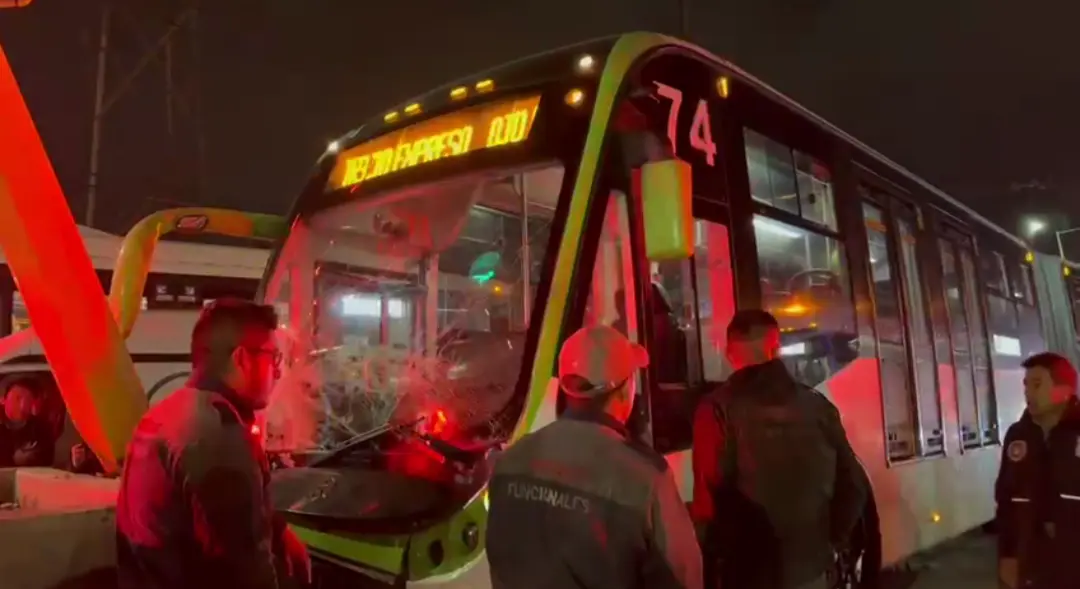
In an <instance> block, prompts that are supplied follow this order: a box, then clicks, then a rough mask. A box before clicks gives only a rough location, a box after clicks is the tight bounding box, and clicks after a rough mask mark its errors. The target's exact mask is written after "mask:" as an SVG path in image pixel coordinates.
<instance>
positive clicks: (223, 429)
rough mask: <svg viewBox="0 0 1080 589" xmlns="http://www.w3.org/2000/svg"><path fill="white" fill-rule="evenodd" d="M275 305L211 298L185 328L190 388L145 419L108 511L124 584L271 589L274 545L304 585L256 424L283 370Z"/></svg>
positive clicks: (302, 555)
mask: <svg viewBox="0 0 1080 589" xmlns="http://www.w3.org/2000/svg"><path fill="white" fill-rule="evenodd" d="M276 329H277V316H276V313H275V312H274V309H273V308H272V307H270V306H266V305H257V304H255V303H252V302H248V301H239V300H219V301H217V302H215V303H214V304H212V305H210V306H208V307H207V308H205V309H204V310H203V312H202V315H201V316H200V317H199V320H198V322H197V323H196V324H195V329H194V331H193V332H192V336H191V357H192V369H193V371H192V375H191V378H190V379H189V381H188V383H187V385H186V386H185V387H184V388H182V389H180V390H178V391H176V392H174V393H172V394H171V395H170V396H169V397H167V398H166V399H164V400H162V401H161V402H159V403H157V404H155V405H154V406H152V407H151V408H150V410H149V411H147V413H146V415H144V416H143V418H142V420H141V421H140V422H139V425H138V427H137V428H136V431H135V435H134V437H133V439H132V441H131V445H130V446H129V448H128V451H127V456H126V458H125V462H124V469H123V478H122V480H121V488H120V497H119V500H118V502H117V509H116V526H117V561H118V568H119V581H120V587H122V588H132V589H134V588H136V587H138V588H140V589H165V588H176V589H180V588H185V589H187V588H191V587H229V588H230V589H276V588H277V587H282V586H285V579H284V578H282V579H279V578H278V575H277V573H276V570H277V569H276V567H275V558H274V553H275V549H276V550H277V552H279V553H281V554H282V556H283V557H284V558H282V561H283V565H284V566H283V567H282V568H283V569H284V570H285V572H286V575H283V577H285V576H288V577H290V578H292V579H294V580H297V579H298V580H300V581H304V580H307V581H310V562H309V561H308V558H307V553H306V551H305V549H304V547H303V544H301V543H300V541H299V540H298V539H297V538H296V537H295V536H294V535H293V534H292V532H290V531H289V530H288V528H287V527H286V526H285V525H284V522H283V520H280V519H278V518H277V517H276V516H275V515H274V512H273V509H272V507H271V504H270V498H269V492H268V488H267V487H268V483H269V477H270V475H269V467H268V465H267V460H266V454H265V452H264V451H263V447H262V442H261V439H260V438H259V436H258V434H257V432H258V429H257V428H256V427H255V412H256V411H258V410H260V409H264V408H265V407H266V406H267V404H268V403H269V400H270V392H271V391H272V390H273V387H274V383H275V382H276V381H277V379H278V378H279V377H280V365H281V352H280V351H279V350H278V347H277V343H276V341H275V331H276Z"/></svg>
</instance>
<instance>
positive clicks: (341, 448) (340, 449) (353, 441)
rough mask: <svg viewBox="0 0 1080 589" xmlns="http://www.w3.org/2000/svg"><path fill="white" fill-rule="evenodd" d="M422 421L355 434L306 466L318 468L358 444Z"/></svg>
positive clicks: (411, 426)
mask: <svg viewBox="0 0 1080 589" xmlns="http://www.w3.org/2000/svg"><path fill="white" fill-rule="evenodd" d="M423 421H424V418H423V417H418V418H416V419H414V420H412V421H406V422H404V423H398V424H391V423H386V424H383V425H380V426H379V427H377V428H375V429H370V430H368V431H366V432H363V433H360V434H356V435H355V436H353V437H351V438H349V439H348V440H345V441H344V442H342V443H340V444H338V445H337V446H336V447H334V448H333V449H331V450H330V451H329V453H327V454H326V455H325V456H322V457H320V458H316V459H315V460H313V461H311V462H310V463H309V464H308V466H320V465H322V464H326V463H327V462H330V461H331V460H333V459H334V458H337V457H338V456H341V455H342V454H344V453H345V452H348V451H349V450H351V449H353V448H355V447H357V446H359V445H360V444H363V443H364V442H368V441H371V440H373V439H375V438H378V437H379V436H383V435H386V434H388V433H390V432H396V431H401V430H403V429H409V428H415V427H416V426H417V425H420V423H421V422H423Z"/></svg>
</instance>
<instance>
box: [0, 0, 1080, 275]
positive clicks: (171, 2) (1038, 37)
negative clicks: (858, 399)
mask: <svg viewBox="0 0 1080 589" xmlns="http://www.w3.org/2000/svg"><path fill="white" fill-rule="evenodd" d="M691 1H692V6H691V14H692V19H691V23H692V30H691V37H692V39H693V40H694V41H695V42H697V43H699V44H701V45H704V46H705V47H707V48H709V49H711V50H712V51H714V52H716V53H718V54H720V55H723V56H725V57H727V58H729V59H731V60H732V61H734V62H735V63H737V64H739V65H741V66H742V67H743V68H744V69H746V70H748V71H750V72H751V73H754V74H755V75H756V76H758V77H759V78H761V79H763V80H765V81H766V82H768V83H770V84H771V85H773V86H774V87H776V88H778V89H780V90H781V91H783V92H785V93H787V94H788V95H790V96H791V97H792V98H794V99H796V100H797V101H799V102H801V103H803V104H804V105H806V106H808V107H809V108H810V109H812V110H814V111H817V112H818V113H819V114H821V115H822V116H824V117H825V118H827V119H829V120H831V121H832V122H834V123H836V124H837V125H839V126H840V127H841V128H844V129H845V130H847V131H848V132H850V133H851V134H853V135H855V136H856V137H858V138H860V139H862V140H863V141H864V142H866V143H868V144H869V145H871V146H873V147H875V148H877V149H878V150H879V151H881V152H883V153H885V154H886V155H888V156H889V157H891V158H892V159H894V160H896V161H897V162H899V163H901V164H903V165H905V166H907V167H908V168H910V169H911V170H912V171H914V172H916V173H918V174H920V175H922V176H923V177H925V178H926V179H927V180H929V181H931V182H932V183H934V184H937V185H938V186H940V187H942V188H943V189H945V190H946V191H948V192H950V193H951V194H953V195H954V196H956V197H958V198H959V199H961V200H963V201H965V202H967V203H968V204H971V205H972V206H974V207H975V208H977V209H978V210H980V211H982V212H984V213H986V214H988V215H989V216H992V217H993V218H994V219H995V220H997V221H998V222H999V223H1001V224H1002V225H1003V226H1004V227H1006V228H1007V229H1009V230H1011V231H1014V232H1019V231H1020V221H1019V219H1020V215H1021V214H1026V213H1040V214H1046V215H1049V217H1047V218H1048V220H1049V221H1051V223H1052V224H1054V225H1055V228H1057V229H1063V228H1067V227H1072V226H1073V225H1072V224H1071V223H1076V224H1077V225H1080V197H1078V196H1077V195H1080V169H1078V166H1077V162H1080V147H1078V144H1077V141H1080V116H1077V110H1076V108H1077V106H1076V105H1078V104H1080V67H1077V65H1076V59H1077V56H1080V36H1077V35H1076V34H1075V31H1076V23H1077V22H1080V4H1077V3H1075V2H1068V1H1066V0H1057V1H1053V2H1051V1H1044V0H1026V1H1025V2H1022V3H1017V2H1001V1H997V0H989V1H988V0H908V1H906V2H880V1H867V0H727V1H723V2H719V1H714V2H707V1H706V0H691ZM117 4H118V5H120V6H121V7H123V6H126V7H127V8H124V9H123V10H122V11H120V12H119V13H118V14H117V16H116V18H115V19H114V20H113V26H114V29H113V31H114V32H113V35H112V37H111V40H112V45H113V50H112V51H111V52H110V54H109V59H110V67H111V71H110V76H109V83H110V86H111V87H115V86H116V84H117V82H118V81H119V80H120V79H121V78H122V77H123V75H125V74H126V73H127V72H128V71H130V69H131V68H132V66H133V65H134V64H135V62H136V61H137V60H138V59H139V57H140V56H141V54H142V50H141V47H142V46H141V45H140V41H139V35H138V34H136V31H138V30H142V31H143V34H144V36H145V37H147V38H148V40H149V41H151V42H154V41H156V39H157V37H159V36H160V35H161V33H163V32H164V30H165V28H166V26H167V21H168V19H169V18H170V17H171V16H174V15H177V14H181V13H183V11H184V10H185V9H186V7H188V6H191V5H193V4H194V2H191V1H188V2H182V1H180V0H168V1H165V0H159V1H157V2H146V1H145V0H141V1H140V0H127V1H119V2H117ZM145 5H153V6H155V7H157V8H155V9H153V10H155V11H156V12H150V11H149V9H148V8H147V7H146V6H145ZM126 14H132V15H133V16H132V17H131V18H129V17H127V16H125V15H126ZM99 22H100V10H99V4H98V1H97V0H35V3H34V4H33V5H31V7H29V8H26V9H23V10H9V11H0V42H2V43H3V45H4V48H5V50H6V51H7V53H8V57H9V59H10V60H11V62H12V63H13V66H14V68H15V73H16V76H17V77H18V78H19V80H20V81H21V83H22V85H23V88H24V93H25V95H26V97H27V100H28V102H29V105H30V109H31V111H32V112H33V113H34V115H35V118H36V120H37V122H38V126H39V130H40V131H41V133H42V135H43V137H44V139H45V142H46V147H47V148H48V149H49V151H50V153H51V155H52V157H53V161H54V165H55V166H56V168H57V172H58V174H59V176H60V178H61V182H62V183H63V185H64V188H65V190H66V191H67V193H68V195H69V198H70V200H71V203H72V207H73V208H74V210H75V212H76V216H77V217H79V218H81V217H82V215H83V211H84V210H85V194H86V180H87V171H88V167H89V165H88V161H89V151H90V127H91V119H92V116H91V114H92V110H93V97H94V75H95V64H96V55H95V49H96V44H97V37H98V29H99ZM135 22H137V23H139V25H140V26H139V27H134V26H132V25H133V23H135ZM679 22H680V21H679V13H678V5H677V2H676V1H675V0H545V1H540V0H455V1H448V0H415V1H412V2H405V1H399V2H375V1H371V0H215V1H213V2H206V3H205V6H204V7H203V8H201V9H200V11H199V20H198V25H199V29H198V33H197V35H193V34H192V33H191V32H190V31H185V32H184V33H183V34H181V35H179V36H178V37H176V43H175V45H174V52H173V53H174V63H175V64H176V66H175V69H174V71H175V72H176V81H177V84H178V87H179V88H180V90H190V89H193V88H194V86H193V85H192V83H191V82H192V80H196V79H197V81H198V83H199V84H200V90H199V91H197V92H188V94H189V95H192V96H194V95H198V96H199V97H201V110H202V113H203V114H202V117H201V119H202V129H203V138H204V141H205V150H204V151H203V153H204V157H203V162H204V163H203V165H202V166H201V168H202V172H201V173H200V172H199V171H198V170H199V169H200V166H199V165H198V164H197V163H196V159H197V158H196V157H195V155H194V154H195V153H197V150H196V149H195V148H194V145H195V140H194V137H195V133H194V130H195V129H196V126H195V125H194V124H193V123H192V121H194V120H195V118H194V117H191V116H188V113H190V112H193V111H196V110H198V105H197V101H193V100H190V99H187V100H184V101H183V103H182V104H178V106H177V112H176V118H175V120H176V124H177V126H176V129H175V131H174V136H173V139H171V140H169V139H167V137H168V135H167V133H166V115H165V106H164V104H165V101H164V98H163V97H164V88H165V83H164V79H165V76H164V73H163V71H164V68H163V67H162V65H161V63H162V62H161V60H158V61H155V62H153V63H152V64H151V65H150V67H148V68H147V69H146V70H145V71H144V72H143V74H142V75H141V76H140V77H139V78H137V79H136V81H135V83H134V84H132V86H131V89H130V90H129V91H128V92H127V93H125V94H124V95H123V96H122V97H121V98H120V100H119V101H118V102H117V103H116V105H115V106H114V107H113V108H112V110H110V112H109V113H108V116H107V119H106V124H105V132H104V136H103V137H104V139H103V142H102V151H101V157H102V178H101V195H100V197H99V202H98V217H97V220H98V223H97V225H99V226H100V227H101V228H104V229H108V230H112V231H123V230H125V229H127V228H128V227H130V225H131V224H132V223H133V222H134V221H135V220H137V219H138V218H139V217H141V216H142V215H144V214H146V213H148V212H150V211H152V210H154V209H158V208H163V207H167V206H175V205H178V204H184V203H195V204H204V205H209V204H213V205H219V206H226V207H236V208H244V209H249V210H257V211H267V212H277V213H281V212H284V211H285V210H286V209H287V207H288V206H289V204H290V203H291V202H292V199H293V198H294V197H295V196H296V194H297V192H298V191H299V188H300V186H301V185H302V183H303V181H304V179H305V177H306V175H307V174H308V172H309V171H310V169H311V166H312V164H313V163H314V161H315V159H316V158H317V157H318V156H319V154H320V153H321V151H322V150H323V149H324V148H325V145H326V143H327V141H329V140H330V139H333V138H334V137H336V136H337V135H340V134H342V133H343V132H345V131H347V130H348V129H350V128H351V127H354V126H357V125H358V124H360V123H361V122H363V121H364V120H366V119H367V118H368V117H370V116H372V115H375V114H378V113H380V112H382V111H384V110H385V109H386V107H387V106H389V105H392V104H396V103H398V102H399V101H401V100H403V99H406V98H408V97H409V96H412V95H415V94H419V93H421V92H424V91H425V90H428V89H430V88H432V87H434V86H436V85H438V84H441V83H444V82H447V81H450V80H452V79H454V78H457V77H459V76H464V75H468V74H471V73H475V72H477V71H479V70H481V69H484V68H486V67H489V66H493V65H497V64H499V63H502V62H505V61H509V60H512V59H515V58H518V57H522V56H525V55H529V54H531V53H536V52H540V51H543V50H546V49H550V48H553V47H556V46H559V45H564V44H569V43H573V42H576V41H580V40H584V39H587V38H590V37H596V36H602V35H609V34H614V33H618V32H624V31H630V30H654V31H659V32H668V33H673V32H676V31H677V30H678V27H679ZM196 39H197V44H196V43H193V42H192V41H193V40H196ZM1069 39H1072V40H1069ZM196 46H197V47H198V55H199V58H198V59H195V58H194V57H193V55H194V54H195V53H194V52H193V51H192V48H193V47H196ZM195 72H198V74H199V75H198V76H195V75H193V74H194V73H195ZM200 179H201V180H200ZM1070 216H1071V219H1070V218H1069V217H1070ZM1074 235H1080V232H1078V233H1077V234H1074ZM1076 241H1077V242H1078V243H1076V244H1071V245H1075V246H1076V250H1077V254H1076V255H1074V256H1071V257H1078V258H1080V238H1077V240H1076ZM1051 242H1052V239H1051ZM1043 245H1044V246H1049V245H1050V244H1046V243H1044V244H1043Z"/></svg>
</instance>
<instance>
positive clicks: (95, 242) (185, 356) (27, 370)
mask: <svg viewBox="0 0 1080 589" xmlns="http://www.w3.org/2000/svg"><path fill="white" fill-rule="evenodd" d="M79 234H80V236H81V237H82V242H83V244H84V245H85V247H86V251H87V253H88V254H89V255H90V259H91V261H92V262H93V264H94V268H95V269H96V270H97V275H98V277H99V278H100V280H101V285H102V288H103V289H105V290H108V288H109V284H110V282H111V281H112V273H113V267H114V265H115V263H116V260H117V257H118V255H119V253H120V244H121V243H122V241H123V238H122V237H120V236H117V235H112V234H110V233H105V232H103V231H98V230H95V229H91V228H89V227H82V226H80V227H79ZM269 253H270V252H269V250H268V249H259V248H255V247H236V246H224V245H208V244H203V243H194V242H179V241H165V242H162V243H161V244H160V245H159V246H158V248H157V250H156V252H155V256H154V260H153V265H152V266H151V268H150V274H149V276H148V279H147V282H146V288H145V292H144V293H143V296H142V297H141V298H142V302H141V308H142V313H141V315H140V320H139V321H138V323H136V324H135V326H134V329H133V330H132V332H131V334H130V336H129V337H128V339H127V349H128V351H129V352H130V354H131V357H132V360H134V363H135V369H136V371H137V373H138V376H139V380H140V381H141V382H142V384H143V390H144V391H146V393H147V394H148V395H150V402H151V403H153V402H155V401H157V400H160V399H161V398H163V397H164V396H166V395H167V394H168V393H170V392H172V391H174V390H176V389H177V388H179V387H180V386H181V385H183V383H184V379H185V378H186V377H187V375H188V374H189V373H190V372H191V351H190V339H191V329H192V328H193V327H194V325H195V319H196V318H197V317H198V313H199V310H200V309H202V307H203V305H204V304H205V303H206V302H209V301H211V300H213V299H216V298H220V297H240V298H247V299H250V298H253V297H254V296H255V292H256V290H257V288H258V285H259V278H260V277H261V275H262V272H263V269H264V268H265V266H266V260H267V258H268V257H269ZM98 296H100V294H99V295H98ZM26 378H30V379H31V380H32V382H34V383H35V384H36V385H37V386H38V387H40V390H41V391H42V393H43V395H44V397H45V400H46V403H45V407H43V409H44V410H46V411H47V412H48V413H49V414H50V416H52V417H54V419H55V420H56V423H57V427H58V429H59V428H62V431H63V436H62V437H61V440H60V443H58V444H57V451H56V461H55V463H56V464H57V465H58V466H62V465H65V464H67V461H68V456H69V448H70V447H71V444H72V443H74V441H75V440H77V439H78V434H77V432H75V429H74V427H72V426H71V423H70V420H69V419H67V415H66V414H67V412H66V411H65V410H64V405H63V402H62V399H61V398H60V395H59V391H58V390H56V382H55V380H54V379H53V377H52V373H51V371H50V369H49V365H48V362H47V361H46V359H45V355H44V351H43V350H42V347H41V342H40V341H39V340H38V338H37V335H36V333H35V332H34V328H33V325H32V323H31V321H30V316H29V314H28V313H27V310H26V305H25V304H24V302H23V300H22V296H21V295H20V293H19V290H18V286H17V284H16V283H15V281H14V280H13V279H12V274H11V272H10V270H9V268H8V266H7V264H6V259H5V258H4V256H3V253H2V252H0V391H2V390H6V384H7V383H10V382H12V381H14V380H18V379H26Z"/></svg>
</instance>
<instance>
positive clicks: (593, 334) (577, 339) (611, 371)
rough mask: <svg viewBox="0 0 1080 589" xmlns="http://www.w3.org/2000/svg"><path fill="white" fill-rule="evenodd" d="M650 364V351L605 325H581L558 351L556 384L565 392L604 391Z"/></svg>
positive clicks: (577, 394) (588, 394)
mask: <svg viewBox="0 0 1080 589" xmlns="http://www.w3.org/2000/svg"><path fill="white" fill-rule="evenodd" d="M648 365H649V352H648V351H646V350H645V348H643V347H641V346H639V345H637V344H635V343H633V342H631V341H630V340H628V339H626V336H624V335H623V334H622V333H619V332H618V331H617V330H615V329H613V328H611V327H608V326H606V325H593V326H589V327H582V328H581V329H579V330H577V331H576V332H574V334H573V335H571V336H570V337H569V338H567V340H566V342H565V343H564V344H563V346H562V350H561V351H560V352H559V385H560V386H561V387H562V389H563V390H564V391H566V393H567V394H568V395H571V396H574V397H582V398H590V397H598V396H602V395H604V394H607V393H609V392H611V391H613V390H615V389H616V388H618V387H619V386H620V385H621V384H623V383H624V382H626V381H627V380H629V379H630V377H631V376H633V375H634V371H636V370H638V369H641V368H645V367H646V366H648Z"/></svg>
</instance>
